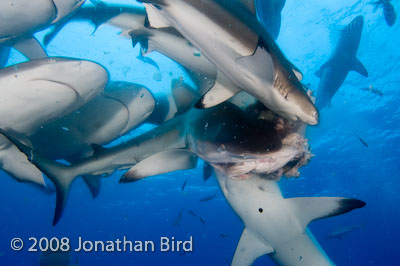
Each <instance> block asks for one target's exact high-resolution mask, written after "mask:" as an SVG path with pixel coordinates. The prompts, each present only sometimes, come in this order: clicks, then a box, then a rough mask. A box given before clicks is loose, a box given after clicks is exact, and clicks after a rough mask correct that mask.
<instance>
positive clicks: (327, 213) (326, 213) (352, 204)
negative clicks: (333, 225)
mask: <svg viewBox="0 0 400 266" xmlns="http://www.w3.org/2000/svg"><path fill="white" fill-rule="evenodd" d="M215 174H216V177H217V180H218V183H219V185H220V187H221V190H222V192H223V194H224V196H225V198H226V199H227V201H228V202H229V204H230V206H231V207H232V209H233V210H234V211H235V213H236V214H237V215H238V216H239V217H240V218H241V220H242V221H243V223H244V225H245V228H244V230H243V233H242V236H241V238H240V241H239V243H238V245H237V248H236V252H235V255H234V257H233V260H232V266H249V265H251V264H252V263H253V262H254V261H255V260H256V259H257V258H258V257H260V256H262V255H265V254H268V256H269V257H270V258H271V259H272V260H273V261H274V262H275V263H276V264H277V265H285V266H294V265H304V266H311V265H312V266H325V265H327V266H328V265H334V264H333V263H332V261H331V260H330V259H329V258H328V256H327V255H326V254H325V252H324V251H323V250H322V248H321V247H320V246H319V244H318V242H317V241H316V240H315V239H314V237H313V235H312V234H311V232H310V231H309V230H308V229H307V226H308V224H309V223H310V222H312V221H314V220H317V219H321V218H326V217H331V216H335V215H340V214H343V213H346V212H349V211H352V210H354V209H356V208H362V207H364V206H365V203H364V202H363V201H360V200H357V199H348V198H337V197H312V198H283V196H282V193H281V190H280V189H279V186H278V184H277V182H276V181H273V180H269V179H268V178H266V177H261V176H259V175H256V174H252V175H251V176H250V177H249V178H248V179H245V180H238V179H233V178H230V177H229V176H227V175H225V174H224V173H222V172H220V171H218V170H216V171H215Z"/></svg>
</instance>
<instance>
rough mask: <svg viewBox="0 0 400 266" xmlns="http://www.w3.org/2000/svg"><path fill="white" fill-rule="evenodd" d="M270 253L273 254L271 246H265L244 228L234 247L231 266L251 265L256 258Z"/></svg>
mask: <svg viewBox="0 0 400 266" xmlns="http://www.w3.org/2000/svg"><path fill="white" fill-rule="evenodd" d="M272 252H274V249H273V248H272V246H271V245H268V244H265V241H263V242H262V241H261V240H259V239H258V238H257V236H256V235H255V234H253V233H252V232H250V231H248V230H247V229H246V228H245V229H244V230H243V233H242V236H241V237H240V240H239V244H238V245H237V247H236V251H235V255H234V256H233V260H232V264H231V265H232V266H240V265H252V264H253V262H254V261H255V260H256V259H257V258H258V257H261V256H262V255H264V254H268V253H272Z"/></svg>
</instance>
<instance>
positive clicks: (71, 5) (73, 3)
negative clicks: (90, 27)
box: [52, 0, 85, 24]
mask: <svg viewBox="0 0 400 266" xmlns="http://www.w3.org/2000/svg"><path fill="white" fill-rule="evenodd" d="M84 3H85V0H53V4H54V6H55V8H56V17H55V19H54V20H53V21H52V23H53V24H55V23H57V22H58V21H60V20H62V19H64V18H65V17H67V16H69V15H70V14H71V13H72V12H74V11H76V10H78V8H80V7H81V6H82V5H83V4H84Z"/></svg>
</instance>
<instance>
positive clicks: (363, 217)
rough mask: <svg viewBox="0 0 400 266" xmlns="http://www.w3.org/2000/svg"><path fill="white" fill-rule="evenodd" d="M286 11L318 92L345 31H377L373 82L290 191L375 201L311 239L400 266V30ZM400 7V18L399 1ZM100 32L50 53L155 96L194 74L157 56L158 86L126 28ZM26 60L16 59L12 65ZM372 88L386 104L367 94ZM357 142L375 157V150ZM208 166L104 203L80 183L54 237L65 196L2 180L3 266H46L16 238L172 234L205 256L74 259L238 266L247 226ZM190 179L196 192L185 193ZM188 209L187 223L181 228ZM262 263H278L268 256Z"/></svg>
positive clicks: (323, 12)
mask: <svg viewBox="0 0 400 266" xmlns="http://www.w3.org/2000/svg"><path fill="white" fill-rule="evenodd" d="M107 2H114V3H116V2H120V3H124V2H125V3H134V1H129V0H126V1H107ZM286 2H287V3H286V6H285V8H284V10H283V12H282V18H283V21H282V30H281V35H280V37H279V39H278V44H279V45H280V46H281V48H282V50H283V51H284V52H285V53H286V55H287V56H288V57H289V58H290V60H292V61H293V62H294V63H295V64H296V65H297V66H298V67H299V68H300V69H301V70H302V71H303V73H304V75H305V79H304V83H306V84H310V87H311V88H312V89H314V90H315V89H316V88H317V86H318V81H319V80H318V79H317V78H316V77H315V76H314V74H313V73H314V72H315V71H316V70H318V69H319V67H320V66H321V65H322V64H323V63H324V62H325V61H326V60H327V58H328V57H329V55H330V53H331V51H332V49H333V47H334V44H335V42H336V41H337V36H338V34H339V32H340V29H341V28H342V27H343V26H345V25H346V24H347V23H348V22H350V21H351V20H352V19H353V18H354V17H355V16H357V15H359V14H362V15H364V17H365V27H364V31H363V35H362V40H361V44H360V49H359V52H358V58H359V59H360V60H361V61H362V62H363V63H364V65H365V66H366V68H367V69H368V71H369V74H370V76H369V78H364V77H361V76H360V75H359V74H357V73H351V74H350V75H349V76H348V78H347V80H346V81H345V83H344V84H343V86H342V87H341V88H340V90H339V92H338V93H337V95H336V96H335V97H334V98H333V100H332V106H331V107H330V108H327V109H325V110H323V111H322V112H321V124H320V125H318V126H316V127H312V128H309V129H308V132H307V137H308V138H309V139H310V144H311V147H312V151H313V153H314V154H315V157H314V158H313V159H312V161H311V163H310V164H309V165H307V166H306V167H304V168H303V169H302V175H301V178H299V179H296V180H283V181H282V182H281V187H282V190H283V192H284V194H285V195H286V196H288V197H289V196H346V197H355V198H359V199H362V200H364V201H366V202H367V206H366V207H365V208H363V209H361V210H356V211H354V212H352V213H350V214H346V215H343V216H340V217H334V218H329V219H326V220H322V221H317V222H315V223H313V224H312V225H311V227H310V228H311V231H312V232H313V233H314V235H315V237H316V238H317V240H318V241H319V242H320V244H321V246H322V247H323V248H324V250H325V251H326V252H327V254H328V255H329V256H330V258H331V259H332V260H333V261H334V262H335V263H336V264H337V265H400V260H399V259H398V254H399V252H400V247H399V245H400V244H399V242H398V238H399V236H400V230H399V227H398V225H399V224H400V217H399V213H400V207H399V202H400V187H399V185H398V180H399V178H400V176H399V170H400V158H399V157H400V152H399V150H400V130H399V126H400V107H399V106H400V105H399V102H400V92H399V85H398V84H399V83H400V76H399V73H400V72H399V71H400V69H399V68H400V63H399V62H400V53H399V52H398V48H399V47H400V34H399V27H400V26H399V25H400V23H396V24H395V25H394V26H393V27H392V28H389V27H388V26H387V25H386V24H385V21H384V19H383V15H382V10H381V9H379V10H378V11H377V12H376V13H373V8H372V6H371V5H369V4H368V2H369V0H367V1H356V0H324V1H296V0H287V1H286ZM393 4H394V6H395V8H396V9H398V10H400V4H399V3H398V2H397V1H395V2H394V3H393ZM92 31H93V28H92V27H91V26H90V25H89V24H86V23H82V22H79V23H77V22H74V23H71V24H69V25H68V26H67V27H66V28H65V29H63V31H62V32H61V33H60V34H59V36H57V38H56V39H55V40H54V41H53V42H52V43H51V44H50V45H49V47H48V53H49V54H50V55H54V56H55V55H61V56H70V57H78V58H85V59H91V60H95V61H97V62H99V63H101V64H103V65H104V66H105V67H107V68H108V70H109V72H110V75H111V79H113V80H126V81H131V82H137V83H141V84H144V85H146V86H148V87H149V88H150V89H151V90H152V91H154V92H160V91H164V92H168V91H169V86H170V81H171V79H172V78H177V77H179V76H181V75H182V74H183V72H182V70H180V69H179V67H178V66H177V65H176V64H174V63H173V62H172V61H170V60H169V59H167V58H165V57H163V56H161V55H159V54H156V53H154V54H151V55H150V57H151V58H153V59H154V60H156V61H157V62H158V63H159V65H160V68H161V73H162V80H161V81H159V82H158V81H156V80H154V79H153V75H154V73H156V70H155V69H154V67H152V66H150V65H144V64H143V63H142V62H140V61H138V60H137V59H136V56H137V55H138V52H139V51H138V49H137V48H136V49H132V47H131V42H130V40H128V39H124V38H122V37H121V36H119V35H118V30H116V29H114V28H112V27H109V26H103V27H101V28H100V29H98V30H97V31H96V32H95V33H94V34H93V35H91V33H92ZM42 36H43V33H39V34H38V37H39V38H40V37H42ZM21 60H24V59H23V58H22V57H21V55H19V54H18V53H16V52H15V53H14V54H13V55H12V58H11V60H10V61H9V64H13V63H16V62H20V61H21ZM170 72H172V73H173V75H172V76H171V75H169V73H170ZM369 85H374V86H375V88H377V89H379V90H381V91H382V92H383V93H384V96H383V97H380V96H377V95H374V94H372V93H369V92H365V91H363V90H360V88H363V87H368V86H369ZM356 135H359V136H361V137H362V138H363V139H364V140H365V141H366V142H367V143H368V144H369V147H368V148H366V147H364V146H363V145H362V144H361V143H360V142H359V140H358V139H357V137H356ZM201 167H202V164H200V167H199V168H198V169H195V170H191V171H185V172H177V173H172V174H167V175H163V176H159V177H154V178H150V179H146V180H143V181H141V182H137V183H134V184H126V185H120V184H118V180H119V176H120V173H116V174H115V175H113V176H112V177H110V178H108V179H105V180H103V183H102V191H101V194H100V196H99V198H98V199H96V200H93V199H91V197H90V195H89V193H88V190H87V188H86V187H85V185H84V184H83V182H82V181H81V180H77V181H76V182H75V183H74V185H73V187H72V190H71V194H70V197H69V201H68V204H67V207H66V210H65V213H64V216H63V219H62V220H61V222H60V224H59V225H58V226H56V227H51V220H52V216H53V209H54V204H55V195H49V194H45V193H43V192H42V191H40V190H39V189H37V188H35V187H32V186H30V185H26V184H22V183H17V182H16V181H14V180H13V179H11V178H10V177H8V176H7V175H6V174H5V173H1V178H0V265H38V261H39V256H40V254H39V253H29V252H26V251H22V252H14V251H12V250H11V249H10V244H9V241H10V239H11V238H13V237H21V238H23V239H24V240H27V239H28V238H29V237H31V236H33V237H37V238H40V237H43V236H47V237H52V236H57V237H63V236H66V237H69V238H71V241H72V244H73V245H76V241H77V237H78V236H82V237H83V238H85V239H90V240H115V239H116V238H122V237H123V236H127V237H128V239H130V240H153V241H155V242H158V240H159V238H160V237H161V236H174V237H175V238H177V239H183V240H185V239H187V238H188V236H189V235H192V236H193V238H194V248H195V250H194V252H193V253H187V254H184V255H182V254H179V253H156V254H154V253H143V254H137V253H135V254H119V253H112V254H107V253H90V254H88V253H75V254H72V260H73V261H75V260H77V261H78V263H79V265H206V264H207V265H227V264H229V263H230V260H231V258H232V256H233V253H234V250H235V247H236V244H237V242H238V240H239V237H240V234H241V230H242V227H243V226H242V223H241V221H240V219H239V218H238V217H237V216H236V215H235V214H234V213H233V211H232V210H231V209H230V207H229V205H228V204H227V203H226V201H225V199H224V198H223V196H222V194H221V192H220V191H219V188H218V186H217V184H216V182H215V180H214V179H211V180H210V181H208V182H207V183H204V182H203V181H202V180H201V177H202V172H201ZM185 180H188V183H187V186H186V188H185V190H184V191H181V185H182V184H183V182H184V181H185ZM214 192H217V193H218V194H217V197H216V198H215V199H214V200H212V201H208V202H204V203H200V202H199V199H201V198H203V197H205V196H208V195H212V194H214ZM181 209H183V210H184V214H183V217H182V220H181V225H180V226H173V225H172V224H173V222H174V220H175V217H176V216H177V215H178V214H179V212H180V210H181ZM189 209H190V210H193V211H195V212H196V213H197V214H198V215H200V216H201V217H202V218H204V220H205V221H206V225H203V224H202V223H201V222H200V221H199V219H197V218H195V217H192V216H191V215H189V214H188V213H187V210H189ZM361 223H365V229H362V228H359V229H357V230H355V231H354V232H352V233H350V234H348V235H346V236H344V237H343V238H342V239H341V240H339V239H328V238H326V236H327V235H329V234H330V233H331V232H333V231H334V230H336V229H337V228H338V227H341V226H349V225H357V224H361ZM221 234H226V235H228V236H227V237H225V238H223V237H221ZM28 243H29V242H27V243H26V245H27V244H28ZM74 243H75V244H74ZM256 265H272V263H271V262H270V261H269V259H268V258H261V259H259V260H258V261H257V262H256Z"/></svg>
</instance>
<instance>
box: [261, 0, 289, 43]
mask: <svg viewBox="0 0 400 266" xmlns="http://www.w3.org/2000/svg"><path fill="white" fill-rule="evenodd" d="M285 3H286V0H255V5H256V11H257V12H256V13H257V16H258V19H259V20H260V22H261V24H262V25H263V26H264V27H265V29H266V30H267V31H268V33H269V34H270V35H271V37H272V39H274V40H276V39H278V36H279V32H280V30H281V20H282V16H281V11H282V9H283V7H284V6H285Z"/></svg>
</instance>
